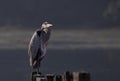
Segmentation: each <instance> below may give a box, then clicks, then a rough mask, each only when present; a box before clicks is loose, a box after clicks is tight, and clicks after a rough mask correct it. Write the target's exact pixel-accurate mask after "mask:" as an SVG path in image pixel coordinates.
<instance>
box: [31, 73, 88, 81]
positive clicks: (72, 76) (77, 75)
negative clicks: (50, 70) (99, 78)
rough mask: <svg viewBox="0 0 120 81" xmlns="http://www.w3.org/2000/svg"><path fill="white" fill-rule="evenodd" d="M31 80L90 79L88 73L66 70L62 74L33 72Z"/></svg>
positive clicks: (80, 80)
mask: <svg viewBox="0 0 120 81" xmlns="http://www.w3.org/2000/svg"><path fill="white" fill-rule="evenodd" d="M32 81H90V73H88V72H72V73H71V72H69V71H66V72H64V73H63V75H54V74H46V75H45V76H41V74H35V73H34V74H33V75H32Z"/></svg>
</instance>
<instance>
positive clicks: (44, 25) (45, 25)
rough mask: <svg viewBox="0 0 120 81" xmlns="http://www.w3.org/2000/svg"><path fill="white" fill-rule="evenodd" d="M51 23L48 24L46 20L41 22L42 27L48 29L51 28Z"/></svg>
mask: <svg viewBox="0 0 120 81" xmlns="http://www.w3.org/2000/svg"><path fill="white" fill-rule="evenodd" d="M52 26H53V25H52V24H50V23H48V22H44V23H43V24H42V27H41V28H42V29H49V28H51V27H52Z"/></svg>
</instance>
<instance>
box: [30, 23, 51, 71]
mask: <svg viewBox="0 0 120 81" xmlns="http://www.w3.org/2000/svg"><path fill="white" fill-rule="evenodd" d="M52 26H53V25H52V24H49V23H48V22H44V23H43V24H42V26H41V28H39V29H37V30H36V31H35V32H34V34H33V36H32V38H31V40H30V43H29V49H28V54H29V59H30V66H31V67H32V69H33V70H37V72H39V68H40V62H41V60H42V59H43V58H44V56H45V54H46V46H47V43H48V40H49V38H50V34H51V27H52Z"/></svg>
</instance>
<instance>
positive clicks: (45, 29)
mask: <svg viewBox="0 0 120 81" xmlns="http://www.w3.org/2000/svg"><path fill="white" fill-rule="evenodd" d="M43 31H44V32H45V33H48V32H50V31H51V29H50V28H44V29H43Z"/></svg>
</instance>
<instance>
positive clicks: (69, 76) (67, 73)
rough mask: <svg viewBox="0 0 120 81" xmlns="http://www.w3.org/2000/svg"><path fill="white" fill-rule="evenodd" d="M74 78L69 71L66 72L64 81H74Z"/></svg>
mask: <svg viewBox="0 0 120 81" xmlns="http://www.w3.org/2000/svg"><path fill="white" fill-rule="evenodd" d="M72 79H73V77H72V74H71V73H70V72H69V71H66V72H64V75H63V81H72Z"/></svg>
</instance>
